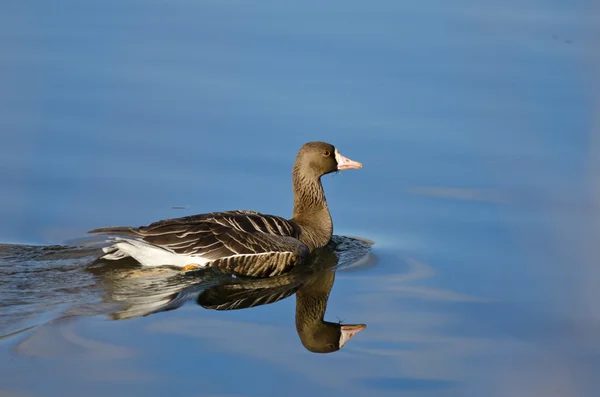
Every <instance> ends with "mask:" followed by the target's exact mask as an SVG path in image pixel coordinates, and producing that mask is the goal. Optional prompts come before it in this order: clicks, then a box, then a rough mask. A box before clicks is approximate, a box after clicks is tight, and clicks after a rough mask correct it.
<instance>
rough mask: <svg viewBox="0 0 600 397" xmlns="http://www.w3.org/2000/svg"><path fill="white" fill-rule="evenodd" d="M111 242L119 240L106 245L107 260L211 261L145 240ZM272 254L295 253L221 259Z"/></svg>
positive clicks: (152, 263) (146, 263) (199, 263)
mask: <svg viewBox="0 0 600 397" xmlns="http://www.w3.org/2000/svg"><path fill="white" fill-rule="evenodd" d="M109 241H111V242H114V241H117V242H116V243H115V244H113V245H111V246H110V247H105V248H103V249H102V250H103V251H104V253H105V255H104V256H103V257H102V258H104V259H107V260H118V259H123V258H126V257H132V258H133V259H135V260H136V261H138V262H139V263H140V264H141V265H142V266H147V267H157V266H175V267H185V266H187V265H196V266H198V267H205V266H206V265H208V264H209V263H210V262H212V261H211V260H209V259H205V258H203V257H202V256H200V255H183V254H176V253H175V252H173V251H170V250H168V249H164V248H160V247H157V246H155V245H151V244H148V243H146V242H145V241H142V240H138V239H132V238H123V237H115V238H114V239H112V240H109ZM270 254H278V255H285V254H293V252H291V251H270V252H259V253H256V254H237V255H230V256H226V257H223V258H219V259H225V258H239V257H250V256H261V255H270Z"/></svg>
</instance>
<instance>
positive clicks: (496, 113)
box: [0, 0, 600, 397]
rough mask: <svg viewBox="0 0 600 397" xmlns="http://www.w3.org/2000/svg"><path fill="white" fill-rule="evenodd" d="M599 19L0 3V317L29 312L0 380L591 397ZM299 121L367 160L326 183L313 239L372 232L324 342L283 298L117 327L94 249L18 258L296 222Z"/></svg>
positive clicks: (468, 1) (438, 4) (269, 391)
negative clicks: (192, 217)
mask: <svg viewBox="0 0 600 397" xmlns="http://www.w3.org/2000/svg"><path fill="white" fill-rule="evenodd" d="M598 11H599V10H598V6H595V5H594V4H593V2H587V1H578V0H576V1H570V2H558V1H550V0H546V1H542V0H535V1H531V2H521V1H515V0H509V1H504V2H500V1H491V0H483V1H475V0H458V1H454V2H445V1H432V0H426V1H421V2H398V1H378V2H368V3H367V2H358V1H352V0H351V1H331V2H315V1H303V2H295V3H294V2H287V1H282V2H276V1H263V2H242V1H200V2H190V1H180V0H175V1H170V2H160V1H135V0H119V1H114V0H107V1H102V2H101V1H87V2H83V1H74V0H64V1H62V2H60V3H53V2H45V1H27V0H20V1H4V2H2V3H1V4H0V53H1V54H2V56H0V87H1V89H0V186H1V188H2V194H1V195H0V243H3V244H14V245H16V246H11V247H4V248H3V249H0V258H1V259H0V262H1V263H0V270H1V274H0V275H1V278H0V301H2V302H4V303H2V304H0V322H1V324H0V325H1V326H2V327H1V329H2V330H3V334H4V335H7V334H9V333H11V332H16V331H19V330H23V329H25V328H27V327H29V326H33V328H31V329H29V330H27V331H23V332H20V333H17V334H15V335H11V336H6V337H4V338H3V339H0V352H1V353H0V355H1V356H0V394H1V395H9V396H44V397H46V396H48V397H51V396H61V397H62V396H71V395H72V396H79V395H86V396H90V397H92V396H105V395H111V396H113V397H114V396H131V395H141V394H143V395H147V396H162V395H180V396H196V395H198V396H221V397H222V396H261V397H262V396H280V395H290V396H305V395H315V396H321V395H323V396H329V395H343V396H346V397H351V396H364V395H368V394H370V393H375V394H376V395H378V396H388V395H389V396H398V395H406V396H490V397H496V396H511V397H512V396H550V395H557V396H570V397H580V396H581V397H588V396H590V397H593V396H597V395H599V394H600V382H599V381H597V380H596V374H597V373H598V370H599V369H600V339H599V337H598V335H600V332H599V331H600V305H599V303H598V302H600V293H599V292H598V287H597V286H598V285H599V283H600V272H599V271H598V266H597V263H598V258H599V257H600V252H598V249H597V246H598V244H597V241H598V240H599V237H600V227H599V226H600V225H599V223H598V219H600V217H599V215H600V210H599V208H598V205H597V203H598V192H599V191H600V190H599V189H598V186H597V185H598V184H597V180H599V178H598V170H600V168H599V167H598V165H597V161H598V160H597V159H598V153H599V150H598V149H599V146H598V132H599V131H600V130H599V127H598V126H599V124H598V120H599V118H598V115H599V114H600V112H599V109H598V95H597V93H598V87H599V85H598V78H597V71H598V70H600V67H599V66H600V62H599V59H598V53H597V48H598V44H599V41H598V38H599V37H600V32H599V31H598V28H597V27H598V26H600V20H599V17H598V15H600V13H599V12H598ZM311 140H324V141H327V142H330V143H332V144H334V145H336V147H338V148H339V150H340V152H341V153H342V154H344V155H346V156H348V157H350V158H352V159H354V160H357V161H361V162H362V163H363V165H364V168H363V169H361V170H358V171H348V172H343V173H340V174H339V175H334V176H327V177H325V178H324V180H323V183H324V186H325V191H326V195H327V199H328V203H329V207H330V210H331V214H332V217H333V220H334V227H335V230H334V233H335V234H336V235H344V236H358V237H361V238H366V239H369V240H372V241H374V242H375V244H374V246H373V247H372V250H371V253H370V256H371V262H370V263H371V265H370V266H359V267H357V268H355V269H353V270H352V269H346V270H344V271H339V272H338V274H337V276H336V279H335V284H334V287H333V289H332V292H331V296H330V299H329V305H328V308H327V314H326V319H328V320H329V321H336V317H339V318H340V319H342V320H344V321H345V322H346V323H365V324H367V328H366V330H364V331H362V332H360V333H359V334H357V335H356V336H355V337H354V338H353V339H352V340H350V341H349V342H348V344H347V345H346V346H344V348H343V349H342V350H340V351H338V352H335V353H333V354H328V355H319V354H312V353H310V352H309V351H307V350H306V349H304V348H303V346H302V345H301V344H300V342H299V340H298V335H297V334H296V331H295V328H294V310H295V303H294V302H295V301H294V297H291V298H288V299H284V300H282V301H280V302H277V303H274V304H272V305H265V306H260V307H256V308H252V309H248V310H241V311H235V312H219V311H213V310H204V309H202V308H201V307H199V306H197V305H193V304H191V305H185V306H183V307H181V308H179V309H177V310H173V311H168V312H162V313H157V314H153V315H149V316H146V317H138V318H133V319H129V320H122V321H110V320H108V319H107V317H106V316H105V315H103V314H99V313H98V312H99V311H110V310H111V309H110V307H111V306H110V305H111V301H110V300H109V301H108V302H106V301H105V302H102V304H100V303H99V302H98V301H97V299H98V297H101V296H105V293H104V292H103V286H102V284H98V277H99V276H95V275H93V274H90V273H89V272H85V271H83V270H81V269H82V268H83V267H84V266H85V264H86V263H87V260H88V259H87V258H85V257H78V258H71V259H69V260H65V259H64V258H63V259H59V260H57V259H56V258H55V259H54V260H52V261H47V260H44V259H43V258H39V257H35V255H30V254H27V255H25V254H23V252H22V250H24V249H25V248H23V247H22V245H29V244H31V245H43V246H46V245H56V244H70V243H71V242H74V241H80V239H82V238H85V237H87V236H86V232H87V230H90V229H93V228H96V227H102V226H108V225H141V224H147V223H149V222H152V221H155V220H159V219H164V218H167V217H174V216H183V215H189V214H194V213H202V212H208V211H219V210H229V209H252V210H257V211H261V212H266V213H270V214H276V215H282V216H290V215H291V208H292V190H291V166H292V163H293V160H294V157H295V155H296V152H297V150H298V149H299V147H300V146H301V145H302V144H303V143H305V142H307V141H311ZM181 207H183V208H181ZM11 252H12V253H11ZM15 252H17V253H18V255H16V254H14V253H15ZM32 252H34V253H36V252H37V251H36V250H35V249H33V251H32ZM11 255H12V256H11ZM44 266H47V268H46V271H43V269H44ZM31 269H36V270H35V271H32V270H31ZM38 269H42V270H40V271H38ZM56 269H62V273H60V274H59V273H57V270H56ZM20 291H22V295H23V296H22V300H23V302H20V303H19V299H20V298H19V292H20ZM75 297H76V298H75ZM7 302H8V303H7ZM86 305H89V306H86ZM104 305H107V306H106V307H105V306H104ZM99 308H101V309H102V310H99ZM68 313H77V314H78V315H76V316H75V317H72V318H71V317H68V318H67V319H65V318H64V316H65V315H66V314H68ZM79 314H81V315H79ZM59 319H62V320H59Z"/></svg>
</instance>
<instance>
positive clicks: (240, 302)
mask: <svg viewBox="0 0 600 397" xmlns="http://www.w3.org/2000/svg"><path fill="white" fill-rule="evenodd" d="M336 237H337V238H335V239H333V240H332V242H331V243H330V244H329V245H328V246H326V247H324V248H321V249H319V250H316V251H314V252H313V254H312V258H311V261H310V264H309V265H308V266H305V267H303V268H301V269H296V270H294V271H292V272H289V273H286V274H282V275H279V276H276V277H271V278H261V279H252V278H232V277H231V276H230V275H225V274H220V273H217V272H215V271H213V270H199V271H197V272H191V273H184V274H182V273H180V272H178V271H173V270H167V269H162V270H156V269H155V270H142V271H139V270H137V271H136V270H123V269H121V271H114V270H112V271H111V270H107V269H108V268H107V267H103V268H99V267H96V268H95V269H96V270H95V271H94V272H101V273H103V274H104V276H105V277H104V278H105V289H106V290H107V291H108V295H107V297H106V299H107V300H109V301H118V302H121V303H122V304H123V306H124V307H123V308H121V309H119V310H116V311H114V312H112V313H110V317H111V318H113V319H115V320H120V319H126V318H132V317H139V316H146V315H150V314H153V313H158V312H163V311H167V310H174V309H177V308H179V307H181V306H182V305H183V304H184V303H186V302H188V301H194V302H195V303H196V304H198V305H200V306H201V307H203V308H205V309H210V310H219V311H229V310H242V309H249V308H252V307H258V306H262V305H267V304H272V303H275V302H278V301H281V300H283V299H286V298H289V297H291V296H292V295H294V294H295V295H296V312H295V322H296V331H297V333H298V336H299V338H300V341H301V343H302V345H303V346H304V347H305V348H306V349H307V350H308V351H310V352H313V353H331V352H335V351H337V350H339V349H341V348H342V347H343V346H344V345H345V344H346V343H347V342H348V341H349V340H350V339H351V338H352V337H353V336H355V335H356V334H357V333H358V332H360V331H362V330H364V329H365V328H366V325H365V324H341V323H340V322H330V321H326V320H325V313H326V310H327V303H328V300H329V295H330V293H331V290H332V288H333V285H334V282H335V274H336V271H337V270H339V269H344V268H349V267H354V266H359V265H361V264H363V265H364V263H366V262H369V261H372V260H373V257H372V256H371V255H370V254H369V250H370V247H371V243H370V242H365V241H363V240H358V239H353V238H347V237H339V236H336ZM99 269H103V270H99Z"/></svg>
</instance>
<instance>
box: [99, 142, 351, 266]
mask: <svg viewBox="0 0 600 397" xmlns="http://www.w3.org/2000/svg"><path fill="white" fill-rule="evenodd" d="M357 168H362V164H361V163H358V162H355V161H352V160H350V159H348V158H346V157H344V156H342V155H341V154H340V153H339V151H338V150H337V149H336V148H335V147H334V146H333V145H331V144H328V143H325V142H309V143H307V144H305V145H303V146H302V148H301V149H300V150H299V151H298V154H297V156H296V161H295V163H294V166H293V168H292V184H293V189H294V209H293V215H292V218H291V219H289V220H288V219H285V218H282V217H279V216H275V215H265V214H261V213H258V212H254V211H244V210H233V211H224V212H211V213H206V214H200V215H192V216H187V217H181V218H173V219H167V220H162V221H158V222H154V223H152V224H150V225H148V226H140V227H108V228H100V229H95V230H91V231H90V233H98V234H110V235H115V236H117V237H115V239H114V240H113V241H114V244H113V245H112V246H110V247H106V248H105V249H104V252H105V255H104V256H103V258H104V259H113V260H114V259H122V258H125V257H129V256H130V257H133V258H134V259H136V260H137V261H138V262H140V263H141V264H142V265H146V266H161V265H172V266H179V267H186V266H188V265H192V267H205V266H212V267H217V268H219V269H222V270H224V271H228V272H232V273H236V274H240V275H246V276H253V277H270V276H275V275H278V274H281V273H285V272H287V271H289V270H290V269H291V268H292V267H294V266H295V265H297V264H301V263H303V262H304V261H305V260H306V258H307V257H308V255H309V254H310V252H311V251H312V250H314V249H315V248H319V247H323V246H325V245H326V244H327V243H328V242H329V241H330V239H331V235H332V232H333V224H332V220H331V216H330V214H329V209H328V207H327V201H326V199H325V194H324V192H323V186H322V185H321V179H320V178H321V176H323V175H326V174H329V173H332V172H336V171H340V170H347V169H357Z"/></svg>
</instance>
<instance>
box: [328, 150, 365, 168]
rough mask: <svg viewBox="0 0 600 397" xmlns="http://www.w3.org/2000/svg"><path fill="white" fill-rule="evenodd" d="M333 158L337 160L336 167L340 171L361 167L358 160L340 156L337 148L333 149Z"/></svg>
mask: <svg viewBox="0 0 600 397" xmlns="http://www.w3.org/2000/svg"><path fill="white" fill-rule="evenodd" d="M335 160H336V161H337V164H338V167H337V169H338V170H340V171H343V170H356V169H359V168H362V163H359V162H358V161H354V160H350V159H349V158H347V157H344V156H342V154H341V153H340V152H338V150H337V149H335Z"/></svg>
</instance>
